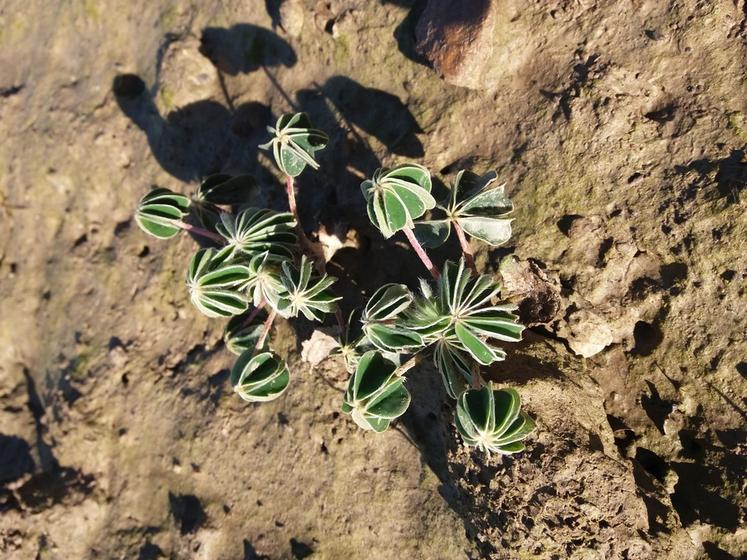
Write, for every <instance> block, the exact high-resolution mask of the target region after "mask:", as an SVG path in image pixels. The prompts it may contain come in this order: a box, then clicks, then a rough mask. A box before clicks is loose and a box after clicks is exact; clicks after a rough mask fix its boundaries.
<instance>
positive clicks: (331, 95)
mask: <svg viewBox="0 0 747 560" xmlns="http://www.w3.org/2000/svg"><path fill="white" fill-rule="evenodd" d="M746 70H747V5H746V4H745V0H711V1H708V0H697V1H696V0H666V1H664V0H648V1H646V0H619V1H612V0H546V1H545V0H543V1H538V0H525V1H521V2H520V1H518V0H516V1H512V0H475V2H465V3H464V4H461V3H453V4H450V3H448V2H442V1H438V0H429V1H424V0H418V1H411V0H387V1H385V0H382V1H377V0H357V1H356V0H326V1H322V0H320V1H316V0H286V1H285V2H278V1H276V0H267V1H259V0H243V1H241V0H204V1H200V2H194V1H190V0H157V1H154V0H127V1H124V0H75V1H67V2H50V1H49V0H0V123H1V125H0V126H1V127H2V135H1V136H0V298H1V299H0V301H2V312H1V313H0V554H1V555H2V557H3V558H8V559H16V558H18V559H78V558H81V559H83V558H106V559H109V558H112V559H114V558H122V559H125V558H126V559H130V558H137V559H143V560H144V559H156V558H175V559H182V558H200V559H203V558H204V559H234V558H238V559H245V560H248V559H258V558H272V559H275V558H281V559H284V558H312V559H314V558H319V559H336V558H346V559H356V558H361V559H399V558H414V559H421V558H422V559H455V558H493V559H503V558H520V559H535V558H536V559H545V558H547V559H563V558H574V559H608V558H609V559H629V560H643V559H672V560H675V559H676V560H680V559H710V560H723V559H729V558H744V557H745V556H746V555H747V529H746V528H745V516H746V510H745V504H747V500H745V484H746V483H745V472H746V470H747V397H746V396H745V395H747V391H746V389H747V379H746V378H747V342H745V337H746V333H747V318H746V317H747V293H746V292H745V278H746V277H747V256H746V255H747V250H746V249H747V218H745V207H746V205H747V201H746V200H745V197H747V193H745V184H747V159H746V155H745V150H747V77H746V76H747V72H746ZM464 86H467V87H464ZM292 110H303V111H306V112H308V113H309V114H310V115H311V117H312V119H313V121H314V122H315V124H316V125H317V126H318V127H320V128H322V129H324V130H326V131H327V132H329V134H330V138H331V141H330V145H329V147H328V148H327V149H326V150H325V151H324V152H323V154H322V155H321V157H320V161H321V164H322V170H321V172H320V173H318V174H309V173H305V174H304V175H303V176H302V177H301V178H300V180H299V184H298V190H299V201H300V207H301V209H302V210H301V217H302V220H303V223H304V225H305V227H306V229H307V231H308V232H309V234H310V235H316V234H319V235H320V236H322V235H324V236H326V238H327V239H333V238H334V240H337V241H334V240H333V241H334V242H335V243H337V244H338V245H339V246H340V247H341V248H340V249H339V250H338V251H337V252H336V253H335V254H334V256H333V258H332V260H331V261H330V262H329V263H328V265H327V266H328V270H329V271H330V272H331V273H332V274H334V275H335V276H338V277H339V278H340V282H341V285H342V286H344V288H345V291H346V295H347V296H349V298H351V299H352V300H355V298H362V297H364V296H365V295H366V294H368V295H370V293H371V292H372V290H373V289H375V287H376V286H378V285H380V284H381V283H383V282H388V281H406V282H408V283H414V282H415V281H416V279H417V277H418V276H420V275H422V274H423V273H424V272H425V271H424V270H421V268H420V264H419V262H418V261H417V259H416V258H415V257H414V255H413V254H412V253H411V252H410V251H409V250H408V249H407V246H406V245H405V243H404V240H403V239H400V238H398V237H395V238H393V239H392V240H391V241H388V242H387V241H385V240H383V239H382V238H381V236H380V235H379V234H378V232H377V231H375V230H373V229H372V227H371V226H370V224H367V220H366V216H365V209H364V206H363V201H362V198H361V195H360V190H359V187H358V185H359V183H360V181H361V177H363V176H365V175H368V174H370V173H372V171H373V170H374V169H375V168H376V167H378V166H382V165H384V166H388V165H393V164H396V163H398V162H402V161H406V160H414V161H418V162H421V163H423V164H424V165H427V166H428V167H429V168H430V169H431V170H432V171H433V172H434V174H435V175H436V176H437V177H439V178H440V179H441V180H443V182H444V183H446V184H448V182H449V181H450V180H451V179H452V178H453V176H454V174H455V173H456V171H457V170H458V169H460V168H470V169H474V170H475V171H486V170H488V169H495V170H497V172H498V175H499V177H500V178H501V181H505V182H506V185H507V186H506V188H507V191H508V192H509V193H510V195H511V197H512V198H513V200H514V202H515V204H516V212H515V214H514V217H515V221H514V224H513V226H514V235H513V238H512V240H511V242H510V243H509V244H508V245H507V246H504V247H501V248H499V249H495V250H490V251H487V250H481V251H480V252H479V253H478V258H477V261H478V266H479V267H480V268H482V269H483V270H485V271H486V272H488V273H491V274H494V275H495V276H496V278H498V277H500V278H501V279H502V282H503V284H504V287H505V289H504V295H505V296H506V297H509V298H511V299H512V300H514V301H516V303H517V304H519V306H520V310H521V312H522V315H523V317H524V319H525V321H526V322H527V323H528V324H529V325H530V326H531V328H530V330H528V331H527V333H526V336H525V340H524V341H523V342H522V343H520V344H517V345H515V346H514V347H511V348H508V353H509V355H508V359H507V360H506V361H504V362H500V363H498V364H496V365H495V366H494V367H492V368H491V370H490V371H489V373H488V375H489V376H490V378H491V379H492V380H494V381H495V382H496V383H497V384H504V383H505V384H512V385H513V386H516V387H517V388H518V389H519V390H520V391H521V393H522V396H523V398H524V401H525V407H526V409H527V410H528V411H529V413H530V414H531V415H532V416H533V417H534V418H535V419H536V421H537V425H538V428H537V430H536V432H535V434H534V435H533V436H532V437H531V438H530V439H529V440H528V445H527V450H526V451H525V452H524V453H522V454H519V455H516V456H511V457H504V458H501V457H497V456H491V457H487V456H485V455H483V454H480V453H477V452H474V451H471V450H469V449H467V448H465V447H464V446H463V445H462V443H461V441H460V439H459V436H458V435H457V434H456V432H455V430H454V428H453V426H452V422H451V415H452V410H453V405H452V403H451V401H450V400H449V399H448V397H447V396H446V394H445V392H444V390H443V388H442V387H441V384H440V380H439V378H438V374H437V373H436V372H435V370H434V369H433V368H432V367H431V366H430V365H429V364H428V363H424V364H423V365H421V366H419V367H417V368H415V369H414V370H412V371H411V372H410V374H409V380H408V386H409V387H410V389H411V391H412V393H413V405H412V406H411V408H410V410H409V411H408V412H407V413H406V414H405V415H404V416H403V417H402V418H401V419H400V421H398V422H397V423H396V425H395V426H394V428H393V429H392V430H390V431H388V432H386V433H385V434H382V435H374V434H370V433H363V432H361V431H360V430H359V429H357V428H356V427H355V425H354V424H353V423H352V422H351V421H350V419H349V418H348V417H347V416H345V415H342V414H340V404H341V392H342V390H343V387H344V386H345V382H346V379H347V373H346V372H345V369H344V367H343V365H342V364H341V363H340V362H339V361H338V360H336V359H335V358H334V357H329V358H326V359H324V360H322V361H321V362H320V363H318V364H316V365H315V366H314V367H312V365H311V364H309V363H308V362H307V361H304V360H303V359H302V357H301V350H302V348H303V343H304V342H305V341H307V340H308V339H310V338H311V336H312V333H313V330H314V325H312V324H310V323H307V322H304V321H294V322H292V323H288V322H280V323H278V325H277V327H276V328H275V331H274V332H273V333H272V335H271V336H272V344H273V346H274V347H275V348H276V349H277V350H278V352H280V353H281V354H282V355H283V356H285V357H286V358H287V359H288V361H289V363H291V364H292V365H293V366H294V370H295V376H294V378H293V381H292V386H291V388H290V389H289V390H288V391H287V392H286V393H285V394H284V395H283V396H282V397H281V398H280V399H278V400H276V401H273V402H271V403H267V404H261V405H260V404H247V403H244V402H243V401H241V400H240V399H238V397H236V396H235V395H234V394H233V393H232V391H231V388H230V385H229V381H228V371H229V368H230V365H231V362H232V358H231V355H230V354H229V353H228V352H227V351H226V350H225V348H224V346H223V343H222V328H223V326H222V324H221V321H211V320H208V319H206V318H205V317H202V316H201V315H199V314H198V313H197V312H196V310H195V309H194V308H193V307H192V306H191V305H190V303H189V299H188V296H187V293H186V290H185V288H184V281H183V278H184V271H185V267H186V263H187V260H188V258H189V256H190V255H191V253H192V252H193V251H194V249H195V240H193V239H191V238H190V237H188V236H186V235H184V236H181V237H179V238H178V239H177V240H176V241H172V242H157V241H156V240H153V239H151V238H148V237H146V236H145V234H143V233H142V232H141V231H140V230H139V229H138V228H137V226H136V225H135V222H134V220H133V209H134V207H135V204H136V203H137V200H138V198H139V197H140V196H142V195H143V194H144V193H145V192H147V191H148V189H149V188H150V187H151V186H153V185H160V186H167V187H169V188H172V189H174V190H177V191H181V192H185V193H189V192H192V191H193V190H194V189H195V187H196V185H197V184H198V182H199V180H200V178H201V177H204V176H205V175H207V174H209V173H213V172H217V171H225V172H236V173H251V174H253V175H254V176H255V177H256V178H257V179H258V182H259V185H260V188H258V189H257V191H256V192H254V193H253V194H252V196H253V197H254V202H256V203H257V204H262V205H267V206H270V207H273V208H283V205H284V199H283V192H282V188H281V187H280V183H279V181H278V173H277V171H276V170H275V168H274V166H273V165H272V162H271V161H270V159H268V157H267V155H266V154H265V153H262V152H260V151H258V149H257V146H258V145H259V144H261V143H263V142H264V141H265V140H266V136H267V133H266V130H265V127H266V125H267V124H271V123H273V122H274V119H275V118H276V117H277V116H278V115H279V114H281V113H284V112H289V111H292ZM457 250H458V247H455V246H451V245H449V246H447V247H445V248H444V249H442V250H439V251H436V252H435V253H434V259H436V260H437V261H439V262H440V261H442V260H444V259H445V258H449V257H453V256H454V255H455V254H456V251H457ZM307 346H308V344H307ZM312 346H313V345H312Z"/></svg>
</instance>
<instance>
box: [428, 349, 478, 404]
mask: <svg viewBox="0 0 747 560" xmlns="http://www.w3.org/2000/svg"><path fill="white" fill-rule="evenodd" d="M433 364H434V365H435V366H436V369H437V370H438V371H439V373H440V374H441V380H442V381H443V383H444V387H445V388H446V392H447V393H448V395H449V396H450V397H451V398H452V399H456V398H457V397H458V396H459V395H460V394H461V393H462V392H463V391H465V390H466V389H468V388H469V387H470V386H472V385H474V382H475V381H477V380H479V381H482V377H481V376H480V373H479V370H478V368H477V367H474V362H473V361H472V360H470V359H469V356H468V355H467V354H465V353H464V352H462V351H461V350H459V349H458V348H456V347H454V346H453V345H452V344H450V343H449V342H448V340H447V339H442V340H440V341H439V342H437V343H436V345H435V349H434V351H433Z"/></svg>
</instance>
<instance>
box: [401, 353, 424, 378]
mask: <svg viewBox="0 0 747 560" xmlns="http://www.w3.org/2000/svg"><path fill="white" fill-rule="evenodd" d="M423 358H425V354H424V353H423V351H422V350H420V351H418V352H416V353H415V354H413V355H412V356H410V358H408V360H407V361H406V362H405V363H404V364H402V365H401V366H399V367H398V368H397V369H396V370H395V371H394V373H395V375H397V376H398V377H401V376H402V375H404V374H405V373H407V371H409V370H411V369H412V368H414V367H415V366H416V365H418V364H419V363H420V362H422V361H423Z"/></svg>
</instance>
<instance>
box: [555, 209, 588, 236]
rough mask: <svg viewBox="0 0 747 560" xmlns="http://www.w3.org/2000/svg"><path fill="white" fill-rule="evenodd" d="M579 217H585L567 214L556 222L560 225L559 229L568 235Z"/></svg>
mask: <svg viewBox="0 0 747 560" xmlns="http://www.w3.org/2000/svg"><path fill="white" fill-rule="evenodd" d="M579 218H583V216H580V215H578V214H567V215H565V216H563V217H562V218H560V219H559V220H558V221H557V222H555V225H557V226H558V229H559V230H560V232H561V233H562V234H563V235H566V236H567V235H568V234H569V232H570V231H571V225H572V224H573V222H575V221H576V220H578V219H579Z"/></svg>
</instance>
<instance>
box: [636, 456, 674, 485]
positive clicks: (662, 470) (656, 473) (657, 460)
mask: <svg viewBox="0 0 747 560" xmlns="http://www.w3.org/2000/svg"><path fill="white" fill-rule="evenodd" d="M635 460H636V461H638V462H639V463H640V464H641V466H642V467H643V468H644V469H646V471H647V472H648V473H649V474H651V475H652V476H653V477H654V478H655V479H656V480H658V481H659V482H664V479H665V478H666V476H667V470H668V467H667V462H666V461H665V460H664V459H662V458H661V457H659V456H658V455H657V454H656V453H654V452H653V451H651V450H649V449H646V448H645V447H639V448H638V449H637V450H636V453H635Z"/></svg>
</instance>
